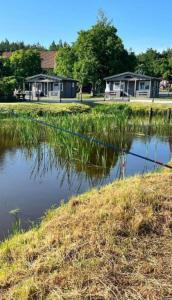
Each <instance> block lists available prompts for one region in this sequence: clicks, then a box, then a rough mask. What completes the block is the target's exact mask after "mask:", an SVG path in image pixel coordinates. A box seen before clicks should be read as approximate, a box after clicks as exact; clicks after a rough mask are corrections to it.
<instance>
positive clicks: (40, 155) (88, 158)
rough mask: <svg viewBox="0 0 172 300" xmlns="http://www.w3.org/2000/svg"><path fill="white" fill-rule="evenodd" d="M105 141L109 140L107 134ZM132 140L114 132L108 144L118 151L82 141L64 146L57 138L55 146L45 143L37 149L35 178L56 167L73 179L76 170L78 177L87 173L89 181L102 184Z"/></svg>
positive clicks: (65, 143) (64, 141) (73, 140)
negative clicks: (102, 180) (101, 181)
mask: <svg viewBox="0 0 172 300" xmlns="http://www.w3.org/2000/svg"><path fill="white" fill-rule="evenodd" d="M53 140H54V139H53ZM102 140H103V141H106V137H104V136H103V135H102ZM132 140H133V137H132V136H131V135H127V134H121V132H118V133H114V134H113V133H112V135H111V138H109V137H108V142H107V143H111V144H113V145H114V147H115V149H116V150H115V152H114V151H113V150H112V149H109V148H105V147H102V146H99V145H96V144H94V143H89V142H85V141H83V140H81V139H79V138H73V137H71V138H67V137H66V138H65V139H63V143H62V141H61V142H60V139H58V138H57V137H56V141H55V142H54V143H53V145H51V143H50V145H46V144H42V145H40V146H38V147H37V148H36V149H35V150H34V152H35V153H34V167H33V169H32V174H31V175H32V176H34V177H37V176H44V175H45V174H46V173H47V172H49V171H51V170H52V169H53V168H56V169H57V173H58V170H60V172H62V173H64V176H66V177H67V178H68V179H69V180H70V177H71V174H73V172H72V170H74V171H75V173H76V174H77V176H79V174H81V175H82V174H85V175H86V177H87V179H88V180H91V181H92V180H96V181H100V180H101V179H102V178H103V177H105V176H108V175H109V174H110V171H111V168H113V167H115V165H116V163H117V161H118V158H119V155H120V153H121V150H122V149H126V150H129V149H130V147H131V144H132ZM67 144H68V145H67ZM60 175H61V174H59V176H60ZM61 177H62V178H63V176H61Z"/></svg>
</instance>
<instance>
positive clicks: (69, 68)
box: [55, 45, 75, 77]
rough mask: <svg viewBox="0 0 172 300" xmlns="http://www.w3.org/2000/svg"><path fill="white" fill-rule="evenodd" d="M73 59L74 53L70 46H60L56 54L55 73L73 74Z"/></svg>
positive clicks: (68, 75) (70, 75) (69, 75)
mask: <svg viewBox="0 0 172 300" xmlns="http://www.w3.org/2000/svg"><path fill="white" fill-rule="evenodd" d="M74 61H75V53H74V50H73V48H72V47H71V46H69V45H65V46H64V47H60V48H59V50H58V52H57V56H56V62H57V64H56V67H55V74H57V75H58V74H61V75H64V76H67V77H72V76H73V66H74Z"/></svg>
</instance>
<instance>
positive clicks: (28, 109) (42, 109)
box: [0, 103, 90, 116]
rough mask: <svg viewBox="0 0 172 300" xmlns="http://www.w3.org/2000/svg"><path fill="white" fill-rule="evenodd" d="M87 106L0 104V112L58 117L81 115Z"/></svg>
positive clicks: (76, 104)
mask: <svg viewBox="0 0 172 300" xmlns="http://www.w3.org/2000/svg"><path fill="white" fill-rule="evenodd" d="M89 109H90V108H89V106H87V105H85V104H78V103H69V104H53V103H52V104H42V103H40V104H39V103H17V104H16V103H9V104H7V103H0V112H1V111H4V110H12V111H16V112H17V113H20V114H29V115H31V114H32V115H33V114H34V115H39V116H42V115H45V114H51V115H60V114H71V113H83V112H86V111H89Z"/></svg>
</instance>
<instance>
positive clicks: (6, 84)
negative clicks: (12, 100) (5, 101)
mask: <svg viewBox="0 0 172 300" xmlns="http://www.w3.org/2000/svg"><path fill="white" fill-rule="evenodd" d="M16 86H17V80H16V78H15V77H14V76H9V77H3V78H1V79H0V97H8V96H12V95H13V92H14V89H15V88H16Z"/></svg>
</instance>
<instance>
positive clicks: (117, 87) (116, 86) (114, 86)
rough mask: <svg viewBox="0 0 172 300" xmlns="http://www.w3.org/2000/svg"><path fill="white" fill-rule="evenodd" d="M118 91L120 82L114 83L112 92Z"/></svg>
mask: <svg viewBox="0 0 172 300" xmlns="http://www.w3.org/2000/svg"><path fill="white" fill-rule="evenodd" d="M119 89H120V82H114V84H113V90H119Z"/></svg>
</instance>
